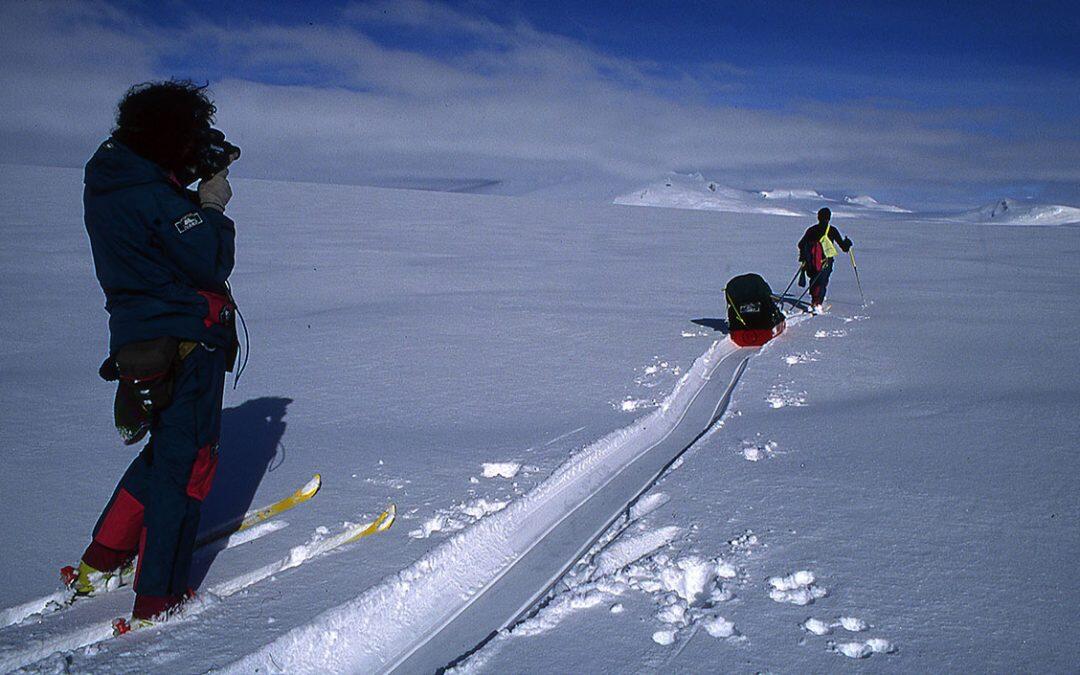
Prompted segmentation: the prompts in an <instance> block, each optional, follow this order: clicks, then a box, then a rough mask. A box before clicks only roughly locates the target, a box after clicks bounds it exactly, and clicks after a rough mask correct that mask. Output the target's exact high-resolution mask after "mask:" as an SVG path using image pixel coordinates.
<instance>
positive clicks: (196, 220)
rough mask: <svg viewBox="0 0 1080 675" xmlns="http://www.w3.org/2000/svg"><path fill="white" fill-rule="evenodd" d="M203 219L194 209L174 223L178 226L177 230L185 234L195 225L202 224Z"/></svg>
mask: <svg viewBox="0 0 1080 675" xmlns="http://www.w3.org/2000/svg"><path fill="white" fill-rule="evenodd" d="M202 222H203V219H202V216H200V215H199V213H198V212H197V211H192V212H191V213H189V214H187V215H186V216H184V217H183V218H181V219H180V220H178V221H176V222H175V223H173V225H175V226H176V231H177V232H179V233H180V234H183V233H185V232H187V231H188V230H190V229H191V228H193V227H195V226H196V225H202Z"/></svg>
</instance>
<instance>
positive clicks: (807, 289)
mask: <svg viewBox="0 0 1080 675" xmlns="http://www.w3.org/2000/svg"><path fill="white" fill-rule="evenodd" d="M824 271H825V267H824V266H822V268H821V269H820V270H818V273H817V274H815V275H814V278H813V279H811V280H810V283H808V284H806V290H805V291H803V292H802V295H800V296H799V299H798V300H796V301H795V304H796V305H798V304H799V303H800V302H802V299H803V298H804V297H805V296H806V294H807V293H809V292H810V289H811V288H813V287H814V282H815V281H817V280H818V277H820V276H821V274H822V272H824ZM803 311H804V312H806V310H805V309H804V310H803ZM806 313H807V314H813V312H806Z"/></svg>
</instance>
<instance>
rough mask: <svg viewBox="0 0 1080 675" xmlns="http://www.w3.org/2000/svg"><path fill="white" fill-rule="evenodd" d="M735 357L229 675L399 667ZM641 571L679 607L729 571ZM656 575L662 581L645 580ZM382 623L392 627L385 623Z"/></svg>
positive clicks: (643, 447)
mask: <svg viewBox="0 0 1080 675" xmlns="http://www.w3.org/2000/svg"><path fill="white" fill-rule="evenodd" d="M738 351H739V348H738V347H736V346H735V345H734V344H733V343H731V342H730V341H728V340H718V341H715V342H714V343H713V344H712V346H711V347H710V348H709V349H708V350H707V351H706V352H705V353H704V354H703V355H702V356H700V357H698V359H697V360H696V361H695V362H694V364H693V366H692V367H691V368H690V369H689V370H688V371H687V372H686V373H685V374H684V375H683V376H682V377H681V378H680V379H679V381H678V383H677V384H676V386H675V388H674V390H673V391H672V393H671V394H670V395H669V396H668V397H667V398H666V399H665V400H664V401H663V403H661V404H660V405H659V407H658V408H656V409H655V410H653V411H652V412H650V413H649V414H647V415H645V416H643V417H642V418H640V419H638V420H637V421H635V422H634V423H633V424H631V425H630V426H627V427H625V428H623V429H620V430H618V431H615V432H613V433H611V434H609V435H607V436H605V437H604V438H602V439H600V440H598V441H596V442H594V443H592V444H591V445H589V446H587V447H586V448H585V449H583V450H582V451H580V452H578V453H576V454H575V455H574V456H573V457H571V458H570V459H569V460H568V461H567V462H566V463H564V464H563V465H562V466H561V467H559V468H558V469H556V470H555V472H554V473H553V474H552V475H551V476H550V477H549V478H548V479H547V480H545V481H543V482H542V483H541V484H540V485H538V486H537V487H535V488H534V489H532V490H531V491H530V492H528V493H527V494H525V495H524V496H523V497H521V498H519V499H516V500H514V501H512V502H511V503H510V504H509V505H508V506H506V507H505V508H502V509H501V510H499V511H498V512H497V513H494V514H492V515H489V516H488V517H484V518H482V519H480V520H479V521H478V522H477V523H475V524H474V525H473V526H472V527H469V528H468V529H466V530H464V531H462V532H460V533H458V534H457V535H455V536H454V537H453V538H451V539H449V540H448V541H446V542H444V543H443V544H441V545H439V546H437V547H436V548H435V549H433V550H431V551H429V552H428V553H427V554H425V555H424V556H423V557H421V558H420V559H419V560H417V561H416V562H415V563H413V564H412V565H411V566H409V567H408V568H406V569H404V570H402V571H400V572H398V573H397V574H395V575H393V576H391V577H389V578H388V579H386V580H384V581H383V582H381V583H379V584H377V585H375V586H373V587H371V588H369V589H368V590H367V591H365V592H364V593H362V594H361V595H360V596H358V597H357V598H355V599H353V600H351V601H349V602H347V603H345V604H344V605H341V606H339V607H337V608H334V609H331V610H329V611H327V612H325V613H323V614H322V615H320V616H318V617H316V618H315V619H314V620H312V621H311V622H310V623H308V624H306V625H303V626H300V627H297V628H295V629H293V630H291V631H290V632H288V633H286V634H284V635H282V636H281V637H279V638H277V639H276V640H275V641H274V642H272V643H270V644H268V645H266V646H265V647H263V648H261V649H259V650H257V651H255V652H253V653H252V654H249V655H248V656H247V657H245V658H243V659H241V660H240V661H237V662H236V663H234V664H232V665H231V666H229V668H228V671H229V672H245V673H246V672H252V671H254V670H256V669H259V670H262V671H266V670H270V671H280V670H285V671H289V672H313V671H315V670H326V669H332V670H347V671H354V672H356V671H364V672H373V671H379V670H385V669H388V668H392V667H393V666H394V664H395V663H396V662H397V659H400V658H403V657H404V656H405V655H407V654H409V653H410V651H409V650H410V646H411V645H414V644H415V643H416V640H417V636H422V635H432V634H434V633H435V632H437V631H438V630H439V629H440V628H441V627H442V626H443V625H445V624H446V622H447V621H450V620H452V618H453V616H456V611H460V610H455V608H458V607H464V606H465V605H466V604H467V603H468V602H470V599H471V598H474V597H476V596H477V595H479V594H482V593H483V591H484V589H485V588H486V587H487V586H489V585H490V584H491V583H492V580H494V579H497V578H498V577H499V575H500V574H501V573H502V571H503V570H506V569H508V567H509V566H510V565H511V564H512V563H513V562H514V561H515V560H517V559H518V558H520V557H521V556H522V555H523V554H524V553H525V552H526V551H528V550H529V548H530V547H531V546H532V543H533V542H534V541H536V539H534V537H535V536H537V535H541V536H542V532H543V531H545V530H547V529H548V528H551V527H554V526H555V525H557V523H558V522H560V520H561V518H562V517H564V515H563V514H565V513H566V509H567V508H568V507H569V506H570V504H572V503H576V502H577V501H579V500H581V499H587V496H588V495H589V494H591V493H592V491H594V490H595V489H598V486H600V485H603V484H604V483H605V482H606V480H609V478H607V477H608V476H611V475H614V473H616V472H617V471H618V470H619V469H620V467H622V466H625V465H627V464H629V463H630V462H632V461H633V460H634V459H635V458H636V457H638V456H640V455H641V454H642V453H643V452H645V451H647V450H648V449H649V448H650V447H652V445H653V444H654V443H655V442H656V440H654V439H657V438H662V437H663V436H664V435H666V433H667V432H666V431H665V430H670V429H674V428H675V426H676V425H677V424H678V421H679V419H680V417H681V415H682V412H683V411H685V409H686V408H687V406H689V405H690V403H691V402H692V401H693V399H694V398H695V397H696V394H697V392H699V391H700V390H701V387H702V386H704V384H705V383H706V382H707V381H708V373H710V372H711V371H712V369H713V368H714V367H715V365H716V364H718V363H719V362H721V361H722V360H723V359H724V358H726V357H727V356H730V355H733V354H735V353H736V352H738ZM547 523H551V524H547ZM538 528H540V529H538ZM669 532H670V531H669ZM648 564H649V565H655V566H656V569H651V568H650V569H649V570H647V571H646V573H645V574H644V577H645V578H644V579H643V585H642V587H643V588H645V589H646V590H648V588H653V583H659V584H661V585H660V586H656V587H655V588H656V589H657V590H658V589H659V588H663V587H664V584H666V585H667V586H671V590H670V591H669V593H674V595H675V597H680V598H683V600H681V602H685V603H686V604H687V606H690V603H691V602H697V598H698V596H699V595H701V594H704V595H705V597H707V598H711V599H715V598H716V597H718V595H717V594H720V595H722V590H719V589H717V587H716V585H715V581H716V579H717V578H718V577H720V576H722V575H726V574H728V572H729V568H728V567H727V566H726V565H724V564H723V563H721V562H720V561H716V560H711V561H710V560H703V559H693V560H690V559H681V558H680V559H670V558H667V559H665V558H661V557H657V558H656V559H655V560H653V561H652V562H650V563H648ZM664 570H667V571H666V572H664ZM662 572H663V579H661V580H660V581H658V582H650V581H649V580H648V579H649V577H650V576H657V575H660V574H661V573H662ZM731 572H732V573H733V570H732V571H731ZM710 584H711V585H710ZM691 588H692V589H694V591H693V592H691V590H690V589H691ZM676 589H681V590H682V594H681V595H680V593H678V592H675V590H676ZM597 592H598V591H597ZM687 596H689V597H691V598H693V600H687V599H686V598H687ZM593 597H595V596H593ZM585 601H586V602H592V600H591V599H587V600H585ZM579 602H580V600H579ZM672 611H675V610H672ZM702 611H704V610H702ZM388 616H393V617H395V621H393V622H388V621H386V617H388Z"/></svg>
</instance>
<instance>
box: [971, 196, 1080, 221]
mask: <svg viewBox="0 0 1080 675" xmlns="http://www.w3.org/2000/svg"><path fill="white" fill-rule="evenodd" d="M950 220H957V221H960V222H965V223H989V224H992V225H1068V224H1072V223H1080V208H1076V207H1075V206H1062V205H1060V204H1039V203H1036V202H1024V201H1019V200H1016V199H1002V200H999V201H996V202H994V203H993V204H987V205H986V206H982V207H980V208H977V209H972V210H971V211H964V212H963V213H960V214H957V215H956V216H954V217H952V218H950Z"/></svg>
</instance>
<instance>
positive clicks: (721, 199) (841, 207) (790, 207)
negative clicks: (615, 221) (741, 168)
mask: <svg viewBox="0 0 1080 675" xmlns="http://www.w3.org/2000/svg"><path fill="white" fill-rule="evenodd" d="M614 203H616V204H622V205H627V206H656V207H661V208H674V209H693V210H702V211H727V212H732V213H761V214H767V215H774V216H792V217H799V218H805V217H813V216H814V214H816V213H817V210H818V209H819V208H820V207H822V206H829V208H831V209H832V211H833V214H834V215H835V216H837V217H841V218H843V217H855V216H870V215H876V214H883V213H910V211H908V210H907V209H903V208H901V207H899V206H892V205H890V204H882V203H880V202H878V201H877V200H876V199H874V198H873V197H870V196H867V195H859V196H846V197H844V198H843V201H840V200H837V199H831V198H829V197H826V196H824V195H822V194H821V193H820V192H818V191H817V190H811V189H805V188H779V189H774V190H758V191H751V190H740V189H738V188H733V187H727V186H724V185H720V184H719V183H717V182H715V181H710V180H706V179H705V178H704V177H703V176H702V175H701V174H699V173H694V174H679V173H672V174H669V175H668V176H666V177H665V178H664V179H663V180H660V181H657V182H655V183H650V184H649V185H646V186H645V187H642V188H638V189H637V190H633V191H631V192H627V193H625V194H622V195H619V196H618V197H616V198H615V200H614Z"/></svg>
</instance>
